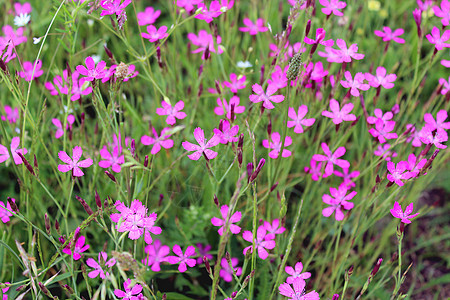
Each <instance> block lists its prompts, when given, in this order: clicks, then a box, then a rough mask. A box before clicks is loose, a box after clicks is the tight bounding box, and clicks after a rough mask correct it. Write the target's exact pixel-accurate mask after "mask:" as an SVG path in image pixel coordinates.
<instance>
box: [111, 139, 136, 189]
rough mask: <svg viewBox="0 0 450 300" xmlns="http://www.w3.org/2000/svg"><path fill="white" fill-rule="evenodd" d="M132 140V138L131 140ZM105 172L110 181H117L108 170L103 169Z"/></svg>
mask: <svg viewBox="0 0 450 300" xmlns="http://www.w3.org/2000/svg"><path fill="white" fill-rule="evenodd" d="M133 141H134V140H133ZM105 174H106V176H108V177H109V179H111V180H112V181H114V182H116V183H117V181H116V177H114V175H113V174H111V173H110V172H108V171H105Z"/></svg>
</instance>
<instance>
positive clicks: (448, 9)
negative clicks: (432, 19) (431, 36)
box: [433, 0, 450, 26]
mask: <svg viewBox="0 0 450 300" xmlns="http://www.w3.org/2000/svg"><path fill="white" fill-rule="evenodd" d="M433 12H434V14H435V15H436V17H439V18H441V23H442V26H448V25H449V24H450V1H449V0H442V1H441V6H440V7H439V6H437V5H436V6H433Z"/></svg>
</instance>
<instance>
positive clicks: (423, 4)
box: [417, 0, 435, 11]
mask: <svg viewBox="0 0 450 300" xmlns="http://www.w3.org/2000/svg"><path fill="white" fill-rule="evenodd" d="M434 2H435V1H434V0H424V1H421V0H417V6H418V7H419V9H420V10H421V11H426V10H429V9H430V8H432V7H433V5H434Z"/></svg>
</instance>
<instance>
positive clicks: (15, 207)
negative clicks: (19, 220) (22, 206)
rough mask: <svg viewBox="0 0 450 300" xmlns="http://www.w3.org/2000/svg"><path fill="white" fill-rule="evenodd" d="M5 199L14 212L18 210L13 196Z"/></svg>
mask: <svg viewBox="0 0 450 300" xmlns="http://www.w3.org/2000/svg"><path fill="white" fill-rule="evenodd" d="M6 200H7V201H8V203H9V205H10V206H11V209H12V210H13V211H14V212H16V213H18V212H19V208H18V207H17V205H16V202H15V200H14V199H13V198H11V197H6Z"/></svg>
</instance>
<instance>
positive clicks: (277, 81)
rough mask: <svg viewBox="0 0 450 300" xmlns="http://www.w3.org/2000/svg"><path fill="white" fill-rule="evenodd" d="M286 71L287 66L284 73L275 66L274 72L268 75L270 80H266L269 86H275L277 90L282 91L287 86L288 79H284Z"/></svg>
mask: <svg viewBox="0 0 450 300" xmlns="http://www.w3.org/2000/svg"><path fill="white" fill-rule="evenodd" d="M287 69H289V66H286V67H285V70H286V71H283V70H282V69H281V67H280V66H275V70H274V71H273V72H272V75H270V79H269V80H267V83H268V84H269V85H273V86H275V88H277V89H282V88H284V87H286V86H287V85H288V79H287V77H286V72H287Z"/></svg>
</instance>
